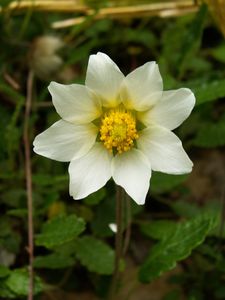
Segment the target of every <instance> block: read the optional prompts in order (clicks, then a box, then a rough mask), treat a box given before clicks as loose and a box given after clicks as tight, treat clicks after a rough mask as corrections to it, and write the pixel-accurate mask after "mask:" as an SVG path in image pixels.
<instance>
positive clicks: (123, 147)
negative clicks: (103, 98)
mask: <svg viewBox="0 0 225 300" xmlns="http://www.w3.org/2000/svg"><path fill="white" fill-rule="evenodd" d="M137 138H138V134H137V129H136V120H135V118H134V116H133V115H132V114H131V113H130V112H126V111H123V110H110V111H108V112H107V113H106V114H105V115H104V116H103V118H102V124H101V127H100V140H101V141H102V142H103V144H104V146H105V147H106V148H107V149H108V150H109V151H110V152H112V151H113V150H117V152H118V153H123V152H125V151H128V150H130V148H131V147H133V145H134V140H136V139H137Z"/></svg>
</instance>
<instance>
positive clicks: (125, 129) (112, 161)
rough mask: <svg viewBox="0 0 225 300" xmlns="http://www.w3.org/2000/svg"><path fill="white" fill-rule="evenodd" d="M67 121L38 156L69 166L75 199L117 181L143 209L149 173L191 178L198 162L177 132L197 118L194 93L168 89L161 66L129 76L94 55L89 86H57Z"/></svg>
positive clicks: (42, 139)
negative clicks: (195, 163) (194, 111)
mask: <svg viewBox="0 0 225 300" xmlns="http://www.w3.org/2000/svg"><path fill="white" fill-rule="evenodd" d="M49 91H50V93H51V95H52V101H53V104H54V106H55V108H56V111H57V113H58V114H59V115H60V116H61V118H62V119H61V120H59V121H58V122H56V123H54V124H53V125H52V126H51V127H50V128H48V129H47V130H46V131H44V132H43V133H41V134H39V135H38V136H37V137H36V138H35V140H34V151H35V152H36V153H38V154H40V155H43V156H45V157H48V158H51V159H55V160H58V161H70V165H69V174H70V194H71V195H72V196H73V198H74V199H81V198H84V197H86V196H88V195H89V194H91V193H93V192H95V191H97V190H98V189H100V188H101V187H103V186H104V185H105V184H106V182H107V181H108V180H109V179H110V178H111V177H112V178H113V180H114V181H115V183H116V184H118V185H120V186H122V187H123V188H124V189H125V190H126V192H127V193H128V194H129V195H130V196H131V198H133V199H134V200H135V201H136V202H137V203H138V204H143V203H144V202H145V198H146V194H147V192H148V189H149V184H150V178H151V170H154V171H160V172H165V173H169V174H183V173H189V172H191V170H192V166H193V164H192V162H191V160H190V159H189V158H188V156H187V154H186V153H185V151H184V149H183V147H182V143H181V141H180V140H179V138H178V137H177V136H176V135H175V134H174V133H173V132H171V130H173V129H175V128H176V127H178V126H179V125H180V124H181V123H182V122H183V121H184V120H185V119H186V118H187V117H188V116H189V114H190V113H191V111H192V109H193V107H194V104H195V97H194V95H193V93H192V92H191V90H189V89H186V88H180V89H178V90H171V91H163V83H162V78H161V75H160V72H159V69H158V65H157V64H156V63H155V62H148V63H146V64H144V65H143V66H141V67H139V68H137V69H135V70H134V71H133V72H131V73H130V74H128V75H127V76H126V77H125V76H124V75H123V74H122V73H121V71H120V69H119V68H118V67H117V65H116V64H115V63H114V62H113V61H112V60H111V59H110V58H109V57H108V56H107V55H106V54H104V53H98V54H97V55H91V56H90V59H89V63H88V69H87V76H86V82H85V85H79V84H71V85H62V84H59V83H56V82H51V83H50V85H49Z"/></svg>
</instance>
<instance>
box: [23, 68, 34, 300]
mask: <svg viewBox="0 0 225 300" xmlns="http://www.w3.org/2000/svg"><path fill="white" fill-rule="evenodd" d="M33 79H34V74H33V72H32V71H30V72H29V74H28V79H27V97H26V106H25V116H24V119H25V121H24V132H23V139H24V150H25V172H26V188H27V208H28V254H29V291H28V296H27V299H28V300H33V260H34V242H33V236H34V233H33V203H32V202H33V199H32V170H31V159H30V139H29V121H30V113H31V103H32V90H33Z"/></svg>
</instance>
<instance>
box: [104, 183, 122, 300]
mask: <svg viewBox="0 0 225 300" xmlns="http://www.w3.org/2000/svg"><path fill="white" fill-rule="evenodd" d="M124 195H125V193H124V190H123V189H122V188H121V187H120V186H116V226H117V231H116V237H115V251H116V253H115V268H114V273H113V277H112V282H111V286H110V289H109V295H108V300H113V299H115V297H114V296H115V294H116V292H117V286H118V281H119V277H120V260H121V256H122V244H123V243H122V239H123V227H122V223H123V209H122V206H123V200H124Z"/></svg>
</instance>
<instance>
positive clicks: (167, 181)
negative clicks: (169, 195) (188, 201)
mask: <svg viewBox="0 0 225 300" xmlns="http://www.w3.org/2000/svg"><path fill="white" fill-rule="evenodd" d="M187 177H188V175H168V174H163V173H159V172H154V173H153V176H152V179H151V191H152V192H153V193H157V194H162V193H165V192H169V191H170V190H172V189H173V188H175V187H176V186H178V185H179V184H181V183H183V182H184V181H185V180H186V179H187Z"/></svg>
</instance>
